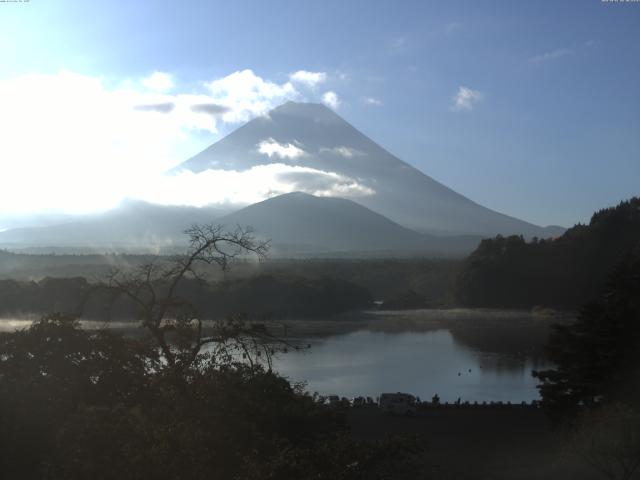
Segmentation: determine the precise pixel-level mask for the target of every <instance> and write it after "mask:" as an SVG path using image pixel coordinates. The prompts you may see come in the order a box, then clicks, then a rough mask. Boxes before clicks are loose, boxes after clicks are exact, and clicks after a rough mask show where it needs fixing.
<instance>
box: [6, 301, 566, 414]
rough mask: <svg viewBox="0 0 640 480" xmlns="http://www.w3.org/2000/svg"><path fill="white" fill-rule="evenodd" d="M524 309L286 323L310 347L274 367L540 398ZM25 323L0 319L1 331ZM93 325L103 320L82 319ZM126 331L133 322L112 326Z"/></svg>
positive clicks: (540, 355) (371, 384)
mask: <svg viewBox="0 0 640 480" xmlns="http://www.w3.org/2000/svg"><path fill="white" fill-rule="evenodd" d="M567 320H570V317H554V318H551V319H550V318H540V317H537V316H535V315H532V314H531V313H529V312H517V311H500V310H464V309H457V310H413V311H395V312H394V311H390V312H377V311H376V312H356V313H350V314H347V315H341V316H338V317H331V318H327V319H315V320H306V321H291V322H287V328H286V329H285V330H284V332H287V333H286V335H287V336H292V337H295V339H296V340H298V341H302V342H303V343H310V344H311V348H310V349H308V350H303V351H299V352H291V353H288V354H281V355H279V356H278V357H277V358H276V359H275V360H274V368H275V369H276V370H277V371H278V372H280V373H281V374H282V375H284V376H285V377H288V378H289V379H290V380H292V381H296V382H302V381H306V382H307V385H308V386H307V388H308V390H309V391H311V392H314V391H317V392H319V393H320V394H324V395H328V394H337V395H340V396H346V397H355V396H360V395H363V396H371V397H377V396H378V395H380V393H382V392H394V391H402V392H408V393H412V394H414V395H418V396H420V397H421V399H423V400H428V399H430V398H431V397H432V396H433V395H434V394H436V393H437V394H438V395H439V396H440V398H441V399H442V401H448V402H454V401H456V400H457V399H458V398H461V399H462V401H465V400H469V401H471V402H474V401H478V402H482V401H487V402H489V401H503V402H506V401H510V402H521V401H531V400H533V399H537V398H539V395H538V391H537V389H536V382H535V379H534V378H533V377H532V376H531V371H532V370H534V369H543V368H545V367H547V366H548V365H547V364H546V363H545V360H544V343H545V341H546V337H547V335H548V332H549V325H550V324H551V323H553V322H558V321H567ZM29 324H30V321H24V320H3V321H0V331H8V330H15V329H16V328H23V327H27V326H28V325H29ZM82 324H83V327H84V328H100V327H103V326H104V325H105V324H104V323H102V322H89V321H86V322H82ZM110 326H111V327H112V328H119V329H123V330H125V331H129V332H130V333H133V330H132V327H134V328H135V324H133V325H132V324H130V323H115V322H112V323H111V324H110Z"/></svg>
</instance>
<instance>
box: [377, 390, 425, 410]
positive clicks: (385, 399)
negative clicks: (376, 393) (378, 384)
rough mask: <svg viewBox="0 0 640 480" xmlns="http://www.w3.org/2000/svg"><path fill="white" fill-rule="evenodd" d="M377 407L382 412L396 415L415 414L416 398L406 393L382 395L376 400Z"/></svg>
mask: <svg viewBox="0 0 640 480" xmlns="http://www.w3.org/2000/svg"><path fill="white" fill-rule="evenodd" d="M378 407H380V409H381V410H382V411H383V412H388V413H393V414H396V415H410V414H413V413H415V412H416V408H417V405H416V397H414V396H413V395H410V394H408V393H400V392H397V393H382V394H380V398H379V400H378Z"/></svg>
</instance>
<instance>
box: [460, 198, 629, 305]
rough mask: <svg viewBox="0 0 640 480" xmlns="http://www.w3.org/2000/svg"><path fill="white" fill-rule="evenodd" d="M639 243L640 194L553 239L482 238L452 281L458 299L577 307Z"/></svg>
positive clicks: (467, 302) (475, 302)
mask: <svg viewBox="0 0 640 480" xmlns="http://www.w3.org/2000/svg"><path fill="white" fill-rule="evenodd" d="M636 248H640V198H638V197H634V198H632V199H630V200H628V201H624V202H621V203H620V204H619V205H617V206H616V207H612V208H606V209H603V210H600V211H598V212H596V213H595V214H593V216H592V217H591V221H590V222H589V224H588V225H581V224H578V225H576V226H574V227H573V228H571V229H569V230H567V231H566V232H565V233H564V234H563V235H562V236H561V237H558V238H556V239H547V240H539V239H535V238H534V239H533V240H532V241H530V242H526V241H525V240H524V239H523V238H522V237H520V236H511V237H502V236H497V237H495V238H494V239H487V240H483V241H482V242H481V243H480V245H479V246H478V248H477V249H476V250H475V251H474V252H473V253H472V254H471V255H469V257H467V259H466V260H465V261H464V263H463V265H462V268H461V270H460V273H459V274H458V277H457V279H456V281H455V287H454V297H455V300H456V302H457V303H459V304H462V305H467V306H482V307H532V306H535V305H544V306H554V307H564V308H575V307H577V306H579V305H581V304H583V303H585V302H586V301H589V300H590V299H592V298H597V297H598V296H599V295H600V293H601V292H602V290H603V288H604V285H605V283H606V279H607V275H608V274H609V273H610V272H611V271H612V269H613V268H614V266H615V265H616V264H617V263H618V262H619V261H620V260H621V259H622V258H623V257H624V255H625V254H627V253H629V252H631V251H633V250H634V249H636Z"/></svg>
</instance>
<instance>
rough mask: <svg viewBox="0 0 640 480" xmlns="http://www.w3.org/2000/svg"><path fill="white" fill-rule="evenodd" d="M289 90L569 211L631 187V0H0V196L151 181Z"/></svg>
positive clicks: (636, 137)
mask: <svg viewBox="0 0 640 480" xmlns="http://www.w3.org/2000/svg"><path fill="white" fill-rule="evenodd" d="M288 99H294V100H308V101H318V102H319V101H323V102H324V103H326V104H327V105H329V106H331V107H332V108H334V109H335V110H336V111H337V112H338V113H339V114H340V115H342V116H343V117H344V118H345V119H346V120H348V121H349V122H351V123H352V124H354V125H355V126H356V127H357V128H359V129H360V130H361V131H363V132H364V133H365V134H367V135H368V136H370V137H371V138H372V139H374V140H375V141H377V142H378V143H380V144H381V145H382V146H384V147H385V148H387V149H388V150H390V151H391V152H392V153H394V154H396V155H397V156H398V157H400V158H402V159H403V160H405V161H407V162H409V163H411V164H412V165H414V166H416V167H417V168H419V169H420V170H422V171H424V172H425V173H427V174H428V175H430V176H432V177H434V178H435V179H437V180H439V181H441V182H442V183H444V184H446V185H447V186H449V187H451V188H453V189H454V190H457V191H458V192H460V193H462V194H464V195H466V196H468V197H469V198H471V199H472V200H474V201H476V202H478V203H481V204H483V205H485V206H488V207H490V208H493V209H495V210H498V211H501V212H504V213H508V214H511V215H514V216H517V217H520V218H522V219H525V220H528V221H532V222H535V223H538V224H543V225H546V224H562V225H572V224H573V223H575V222H577V221H586V220H588V218H589V215H590V214H591V212H593V211H594V210H595V209H598V208H601V207H604V206H608V205H612V204H615V203H617V202H618V201H620V200H621V199H624V198H628V197H630V196H632V195H637V194H640V153H639V152H640V3H632V2H602V1H600V0H580V1H574V2H571V1H548V2H543V1H528V2H520V1H518V2H514V1H504V2H478V1H469V2H462V1H460V2H454V1H452V2H442V1H437V2H428V1H417V0H416V1H386V2H382V1H372V0H367V1H345V0H341V1H325V0H323V1H321V2H310V1H309V2H307V1H299V0H298V1H290V2H287V1H275V0H271V1H254V2H243V1H233V2H232V1H226V2H213V1H202V2H196V1H190V2H176V1H163V0H154V1H148V2H142V1H139V2H117V1H104V2H103V1H97V0H91V1H79V0H75V1H56V0H31V1H30V2H26V3H5V2H0V175H1V178H2V180H3V182H2V189H1V190H2V191H0V213H2V212H4V213H5V214H6V213H10V212H18V213H26V212H31V211H37V210H41V209H62V210H69V211H84V210H91V209H94V208H106V207H109V206H111V205H113V204H114V203H116V202H117V201H118V200H119V199H120V198H121V197H122V196H124V195H131V192H140V191H145V190H146V191H147V194H146V197H149V198H150V197H154V195H155V196H156V197H157V192H155V193H154V192H150V191H149V190H152V189H153V188H156V187H154V186H153V185H151V184H150V183H149V182H147V181H145V179H149V178H153V177H154V176H157V175H159V174H160V173H161V172H163V171H165V170H166V169H167V168H169V167H171V166H173V165H175V164H177V163H179V162H181V161H183V160H186V159H187V158H188V157H189V156H190V155H193V154H195V153H197V152H198V151H200V150H201V149H202V148H204V147H206V146H207V145H209V144H211V143H213V142H214V141H216V140H217V139H219V138H221V137H222V136H223V135H224V134H225V133H228V132H229V131H231V130H232V129H234V128H237V126H239V125H241V124H242V122H244V121H246V120H248V119H250V118H252V117H253V116H255V115H258V114H261V113H264V112H265V111H266V110H268V109H269V108H271V107H273V106H276V105H278V104H280V103H282V102H284V101H286V100H288ZM158 188H159V187H158ZM162 188H166V185H165V186H163V187H162ZM141 196H142V197H145V195H141ZM154 198H155V197H154ZM79 199H81V200H79Z"/></svg>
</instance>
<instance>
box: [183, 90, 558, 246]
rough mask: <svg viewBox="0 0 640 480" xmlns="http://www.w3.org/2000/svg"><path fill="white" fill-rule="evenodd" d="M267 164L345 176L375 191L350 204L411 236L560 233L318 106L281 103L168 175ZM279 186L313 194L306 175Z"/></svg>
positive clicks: (549, 234) (545, 234)
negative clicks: (453, 183)
mask: <svg viewBox="0 0 640 480" xmlns="http://www.w3.org/2000/svg"><path fill="white" fill-rule="evenodd" d="M264 142H271V144H272V145H275V143H276V142H277V144H278V145H281V146H289V148H290V151H289V152H288V154H285V155H278V154H277V152H274V151H271V152H269V151H264V150H263V152H262V153H261V151H260V150H261V149H260V148H259V147H260V145H262V144H264ZM293 147H295V148H293ZM296 153H299V155H295V154H296ZM270 163H285V164H289V165H295V166H301V167H310V168H313V169H316V170H321V171H323V172H332V173H334V174H339V175H342V176H346V177H348V178H350V179H352V180H353V182H355V183H357V184H358V185H361V186H362V187H364V188H365V189H367V190H368V191H369V192H371V191H373V192H375V193H373V194H366V192H365V194H360V195H358V196H352V197H350V198H352V199H353V200H354V201H356V202H358V203H360V204H361V205H363V206H366V207H367V208H370V209H372V210H374V211H376V212H378V213H380V214H382V215H384V216H386V217H388V218H390V219H391V220H393V221H395V222H398V223H399V224H401V225H404V226H406V227H408V228H411V229H414V230H418V231H424V232H430V233H434V234H472V235H483V236H493V235H496V234H503V235H506V234H523V235H525V236H539V237H548V236H555V235H558V234H560V233H561V232H562V231H563V229H562V228H561V227H548V228H543V227H539V226H537V225H533V224H531V223H528V222H524V221H522V220H519V219H517V218H514V217H510V216H508V215H504V214H501V213H498V212H495V211H492V210H490V209H488V208H485V207H482V206H481V205H478V204H477V203H475V202H472V201H471V200H469V199H468V198H466V197H464V196H462V195H460V194H458V193H456V192H454V191H453V190H451V189H450V188H448V187H446V186H444V185H442V184H441V183H438V182H437V181H435V180H434V179H432V178H430V177H429V176H427V175H425V174H424V173H422V172H420V171H419V170H417V169H415V168H413V167H412V166H410V165H408V164H407V163H405V162H403V161H402V160H400V159H398V158H397V157H395V156H393V155H392V154H391V153H389V152H387V151H386V150H385V149H383V148H382V147H380V146H379V145H377V144H376V143H375V142H373V141H372V140H371V139H369V138H368V137H366V136H365V135H363V134H362V133H360V132H359V131H358V130H357V129H356V128H354V127H353V126H352V125H350V124H349V123H347V122H346V121H345V120H343V119H342V118H341V117H340V116H338V115H337V114H336V113H334V112H333V111H332V110H330V109H329V108H327V107H325V106H323V105H319V104H311V103H295V102H288V103H286V104H284V105H282V106H280V107H278V108H276V109H274V110H272V111H271V112H269V114H268V115H266V116H263V117H259V118H256V119H254V120H251V121H250V122H248V123H247V124H245V125H244V126H242V127H240V128H238V129H237V130H235V131H234V132H232V133H231V134H229V135H227V136H226V137H225V138H223V139H222V140H220V141H218V142H216V143H215V144H213V145H211V146H210V147H208V148H207V149H205V150H204V151H202V152H201V153H199V154H198V155H196V156H194V157H192V158H191V159H189V160H187V161H186V162H184V163H182V164H181V165H180V166H179V167H177V168H176V169H174V172H177V171H180V170H191V171H193V172H202V171H205V170H207V169H232V170H246V169H250V168H252V167H255V166H258V165H265V164H270ZM282 180H283V181H288V182H289V183H292V184H293V186H294V188H295V189H296V190H301V191H306V192H309V193H312V192H313V191H314V189H315V188H317V187H316V185H315V184H314V181H315V179H314V178H313V176H312V175H305V174H302V173H299V174H291V175H289V176H288V177H287V178H283V179H282ZM354 193H358V191H355V192H354ZM360 193H362V192H360ZM335 196H342V195H339V194H337V195H335Z"/></svg>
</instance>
